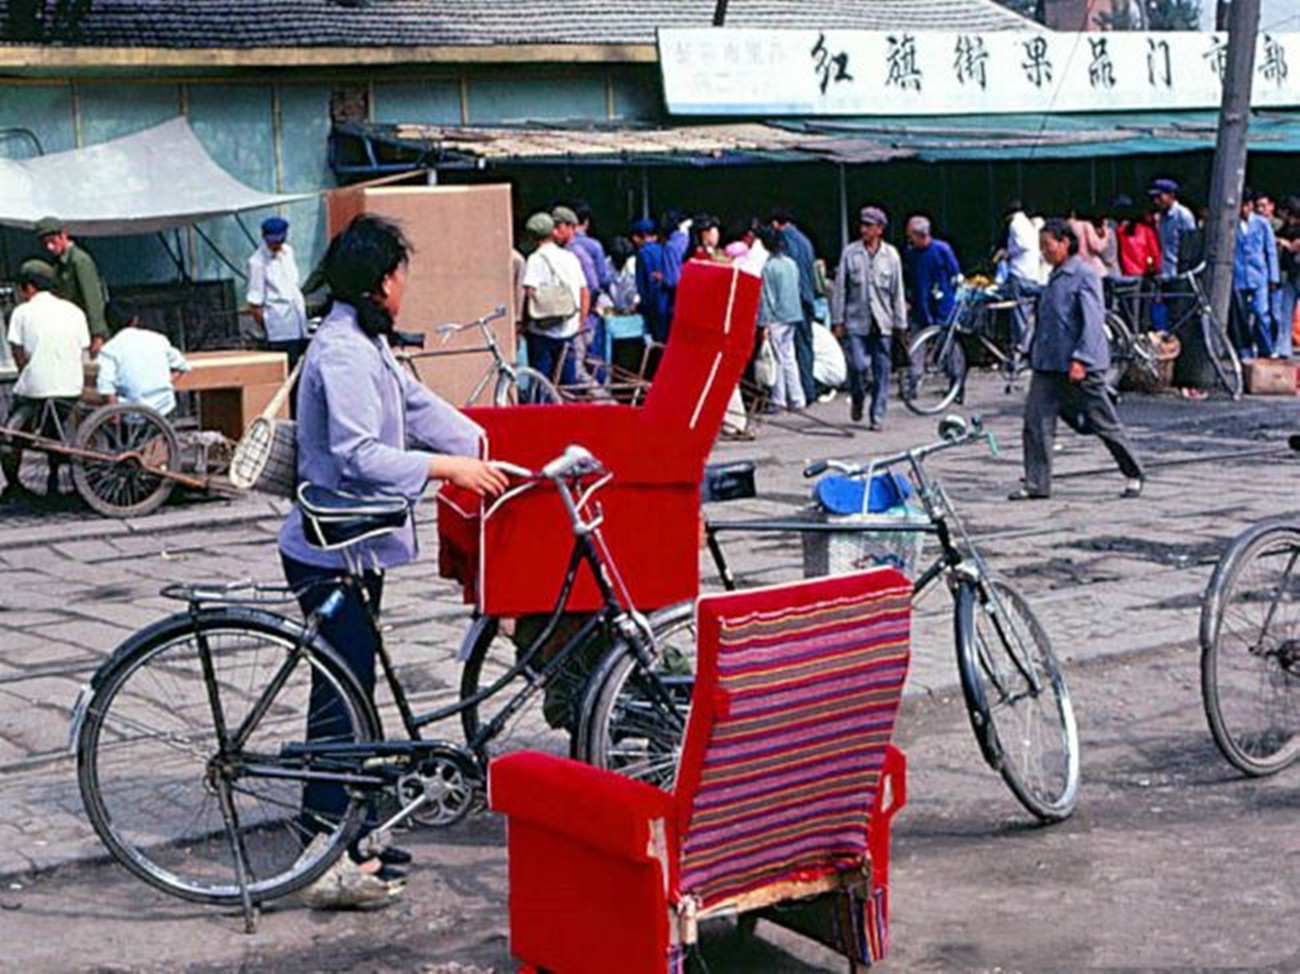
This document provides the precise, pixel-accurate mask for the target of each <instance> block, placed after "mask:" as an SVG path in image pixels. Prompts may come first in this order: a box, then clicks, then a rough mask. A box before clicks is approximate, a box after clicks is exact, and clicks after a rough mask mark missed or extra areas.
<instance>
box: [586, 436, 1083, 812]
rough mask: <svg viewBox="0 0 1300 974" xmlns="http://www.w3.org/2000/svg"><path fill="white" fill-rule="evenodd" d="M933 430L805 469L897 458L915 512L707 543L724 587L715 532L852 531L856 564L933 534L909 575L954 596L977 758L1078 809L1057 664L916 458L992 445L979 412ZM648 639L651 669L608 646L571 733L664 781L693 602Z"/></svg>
mask: <svg viewBox="0 0 1300 974" xmlns="http://www.w3.org/2000/svg"><path fill="white" fill-rule="evenodd" d="M939 433H940V439H939V441H938V442H936V443H932V444H929V445H927V446H921V447H917V448H915V449H912V450H908V451H905V452H902V453H897V454H893V455H891V456H886V457H881V458H879V459H877V460H875V461H873V462H871V463H870V464H867V465H864V466H857V465H848V464H843V463H840V462H838V461H834V460H823V461H820V462H818V463H814V464H812V465H811V466H810V467H808V469H807V470H805V471H804V474H805V476H808V477H816V476H820V475H821V474H823V473H825V472H826V471H829V470H838V471H840V472H842V473H844V474H846V475H848V476H851V477H865V478H868V479H870V478H871V477H872V476H873V475H874V474H876V473H884V472H888V471H890V470H891V469H893V468H902V469H903V470H904V474H902V475H905V476H907V477H908V479H909V481H910V483H911V484H912V485H913V488H914V490H915V496H916V498H917V499H918V501H919V504H920V508H919V509H917V510H916V511H914V512H913V514H912V515H911V516H904V517H881V518H867V519H862V522H863V523H854V522H852V521H849V520H847V519H846V521H845V522H842V523H833V524H827V523H821V522H816V521H809V520H801V519H794V518H791V519H785V520H744V521H719V520H715V519H712V518H709V519H707V521H706V524H705V535H706V540H707V543H708V547H709V550H710V552H711V553H712V555H713V559H714V563H715V564H716V566H717V569H718V573H719V576H720V577H721V579H722V582H723V585H724V586H725V587H726V588H727V589H733V588H735V587H736V579H735V576H734V575H733V574H732V572H731V569H730V566H729V565H728V564H727V560H726V556H725V553H724V552H723V549H722V547H721V544H720V543H719V535H720V534H722V533H724V532H740V533H755V532H765V533H777V534H790V533H798V534H802V535H805V536H806V535H808V534H810V533H815V534H821V535H830V536H831V538H837V537H838V539H840V540H846V541H847V542H848V543H849V544H854V543H855V540H856V542H857V543H859V551H860V557H859V559H858V564H857V566H856V567H867V566H869V565H870V564H872V563H875V562H876V560H877V559H876V558H875V557H874V556H873V553H874V552H878V551H879V548H878V546H873V545H872V541H873V539H875V538H883V539H884V540H885V541H886V545H887V547H888V548H889V549H890V557H891V559H892V558H898V557H899V552H900V551H902V550H905V549H906V548H907V546H908V545H909V544H911V543H915V542H919V541H920V540H922V539H923V538H924V537H926V536H933V537H935V538H937V539H938V542H939V547H940V553H939V555H938V557H937V558H936V559H935V561H934V562H933V563H932V564H930V565H929V567H927V568H925V569H924V570H923V571H921V572H920V574H919V575H918V576H917V577H916V581H915V583H914V590H915V592H916V594H917V596H918V597H920V596H921V595H922V594H923V593H925V592H926V591H927V590H928V589H929V588H930V586H931V585H932V584H933V583H935V582H936V581H938V580H939V579H943V580H944V581H946V583H947V587H948V590H949V592H950V593H951V594H952V597H953V623H954V633H955V637H956V649H957V667H958V672H959V675H960V678H961V686H962V690H963V692H964V694H965V699H966V706H967V710H968V712H969V714H970V721H971V726H972V728H973V729H974V732H975V737H976V739H977V740H978V741H979V746H980V749H981V751H982V753H983V756H984V759H985V760H986V761H987V762H988V764H989V766H990V767H992V768H993V769H994V770H995V771H998V772H999V773H1000V774H1001V775H1002V777H1003V779H1004V780H1005V781H1006V783H1007V786H1008V787H1009V788H1010V789H1011V792H1012V793H1013V794H1014V795H1015V796H1016V798H1017V799H1018V800H1019V801H1020V802H1021V804H1023V805H1024V806H1025V808H1027V809H1028V810H1029V811H1030V812H1031V813H1033V814H1034V815H1035V816H1036V817H1038V818H1039V819H1040V820H1042V821H1044V822H1056V821H1060V820H1062V819H1065V818H1068V817H1069V816H1070V814H1071V813H1072V812H1073V811H1074V808H1075V804H1076V802H1077V799H1078V791H1079V736H1078V730H1077V728H1076V725H1075V719H1074V708H1073V705H1072V704H1071V700H1070V692H1069V689H1068V687H1067V686H1066V681H1065V674H1064V672H1063V671H1062V669H1061V665H1060V663H1059V662H1058V661H1057V659H1056V655H1055V653H1054V652H1053V651H1052V645H1051V642H1050V640H1049V639H1048V636H1047V633H1046V632H1045V631H1044V630H1043V627H1042V626H1041V625H1040V624H1039V622H1038V619H1037V618H1036V617H1035V616H1034V613H1033V611H1032V610H1031V609H1030V607H1029V604H1028V603H1027V602H1026V601H1025V599H1024V598H1023V596H1021V595H1020V593H1019V592H1017V591H1016V590H1015V589H1014V588H1013V587H1012V586H1011V585H1010V584H1009V583H1008V582H1007V581H1005V580H1004V579H1001V578H999V577H997V576H996V575H995V574H994V573H993V571H992V569H991V568H990V567H989V565H988V563H987V562H986V561H985V559H984V557H983V556H982V555H981V554H980V552H979V550H978V549H977V548H976V546H975V543H974V540H973V539H972V538H971V536H970V534H969V533H968V532H967V531H966V529H965V526H964V525H963V523H962V520H961V518H960V517H958V515H957V512H956V509H955V508H954V506H953V504H952V501H951V499H950V498H949V496H948V494H947V492H946V491H945V490H944V488H943V485H942V484H941V483H940V482H939V481H938V480H935V479H934V478H932V477H930V476H929V474H928V473H927V472H926V469H925V460H926V459H927V458H928V457H930V456H933V455H934V454H936V453H939V452H942V451H945V450H950V449H954V448H956V447H960V446H964V445H967V444H971V443H976V442H987V443H989V445H990V447H991V448H993V449H994V450H996V442H995V441H994V440H993V437H992V435H991V434H990V433H988V432H987V431H985V430H984V429H983V428H982V426H981V424H980V423H979V421H978V419H974V420H972V422H971V424H970V425H969V426H967V424H966V423H965V422H964V421H963V420H961V419H960V418H958V417H948V418H947V419H945V420H944V421H943V422H942V423H941V424H940V427H939ZM828 540H829V539H828ZM655 636H656V640H657V644H658V655H657V656H656V658H655V662H654V665H653V667H652V668H651V669H649V670H647V669H646V667H645V666H644V664H643V662H642V661H641V660H640V659H638V658H637V657H636V656H635V655H633V654H632V653H631V652H629V651H628V650H621V649H619V648H616V649H615V650H614V651H613V652H611V653H610V654H609V655H608V656H607V657H606V658H605V660H604V662H603V663H602V664H601V667H600V669H599V670H597V672H596V673H595V675H594V676H593V677H592V679H591V683H590V684H589V686H588V689H587V694H588V699H587V702H586V704H585V705H584V706H583V707H582V720H583V721H584V726H583V729H582V733H581V735H580V741H581V742H582V743H583V744H584V745H585V746H586V748H587V750H586V751H585V752H584V753H583V755H582V756H583V757H584V758H585V759H586V760H587V761H589V762H591V763H592V764H596V765H599V766H601V767H607V768H613V769H615V770H618V771H620V772H622V773H623V774H627V775H629V776H632V777H636V778H640V779H642V780H645V781H649V782H651V783H653V784H656V785H659V786H661V787H669V786H671V784H672V782H673V780H674V775H675V773H676V768H677V763H678V757H679V750H680V744H681V740H680V736H679V735H680V731H679V728H680V727H681V726H682V724H683V717H684V715H685V712H686V710H687V709H688V708H689V701H690V687H691V674H692V673H693V672H694V656H693V652H694V642H695V639H694V636H695V633H694V622H693V606H691V605H689V604H682V605H679V606H677V607H676V608H675V609H669V610H665V611H664V613H663V614H662V616H661V618H660V625H659V626H658V627H656V632H655ZM665 688H666V689H667V690H668V691H669V693H670V696H671V698H672V699H673V701H674V707H673V708H672V709H665V707H664V702H665V701H664V694H663V690H664V689H665Z"/></svg>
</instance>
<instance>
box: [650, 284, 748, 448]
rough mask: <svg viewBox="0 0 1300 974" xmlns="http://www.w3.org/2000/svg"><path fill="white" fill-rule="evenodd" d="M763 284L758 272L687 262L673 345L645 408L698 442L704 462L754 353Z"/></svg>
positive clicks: (659, 423)
mask: <svg viewBox="0 0 1300 974" xmlns="http://www.w3.org/2000/svg"><path fill="white" fill-rule="evenodd" d="M761 289H762V288H761V282H760V281H759V279H758V278H757V277H755V276H754V275H753V274H746V273H744V272H743V271H741V270H739V269H738V268H735V267H731V266H729V265H726V264H714V263H709V262H706V261H698V260H693V261H689V262H688V263H687V264H686V266H685V267H683V268H682V277H681V282H680V284H678V287H677V303H676V308H677V311H676V314H675V316H674V318H673V324H672V330H671V332H670V333H669V337H668V347H667V348H666V349H665V350H664V354H663V359H662V361H661V362H660V363H659V369H658V371H657V372H656V373H655V380H654V384H653V385H652V386H651V387H650V392H649V394H648V395H647V396H646V402H645V406H644V407H643V409H642V415H643V419H644V421H645V422H646V424H647V425H648V426H649V427H651V428H658V429H671V430H672V431H673V432H674V434H675V435H676V436H680V437H681V439H682V441H683V447H686V444H687V443H689V444H691V446H692V447H693V449H694V451H695V452H696V453H698V454H699V455H700V458H701V462H703V458H704V457H706V456H707V455H708V452H709V450H710V449H712V447H713V441H714V439H715V438H716V437H717V435H718V429H719V428H720V427H721V425H722V417H723V415H724V414H725V413H726V409H727V400H728V399H729V398H730V397H731V390H732V389H734V388H735V387H736V383H737V382H738V381H740V375H741V373H742V372H744V371H745V365H746V363H748V361H749V357H750V355H751V354H752V353H753V350H754V332H755V328H756V326H757V322H758V299H759V292H760V291H761Z"/></svg>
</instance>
